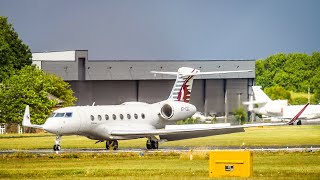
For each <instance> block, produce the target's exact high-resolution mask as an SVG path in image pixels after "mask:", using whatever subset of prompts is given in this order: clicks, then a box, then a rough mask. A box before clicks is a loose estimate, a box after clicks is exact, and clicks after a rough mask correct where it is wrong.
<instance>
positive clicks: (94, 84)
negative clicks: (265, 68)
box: [33, 50, 255, 115]
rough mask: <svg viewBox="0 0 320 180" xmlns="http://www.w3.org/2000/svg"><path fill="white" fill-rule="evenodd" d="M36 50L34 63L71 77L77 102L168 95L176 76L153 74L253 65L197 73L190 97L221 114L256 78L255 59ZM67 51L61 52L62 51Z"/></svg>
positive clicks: (234, 104) (201, 107)
mask: <svg viewBox="0 0 320 180" xmlns="http://www.w3.org/2000/svg"><path fill="white" fill-rule="evenodd" d="M73 52H74V53H72V52H70V51H65V52H49V53H37V55H36V56H35V57H36V59H34V60H33V61H34V64H37V65H38V66H40V67H41V69H43V70H44V71H46V72H50V73H54V74H56V75H58V76H61V77H62V78H63V79H64V80H65V81H66V82H69V83H70V85H71V88H72V89H73V91H74V93H75V96H76V97H77V98H78V101H77V102H76V104H77V105H91V104H92V103H93V102H95V104H96V105H105V104H121V103H123V102H127V101H140V102H147V103H154V102H158V101H161V100H164V99H166V98H168V96H169V94H170V91H171V89H172V86H173V84H174V81H175V78H176V77H174V76H169V75H157V76H155V75H153V74H151V73H150V71H152V70H156V71H177V69H178V68H179V67H182V66H184V67H193V68H197V69H200V70H201V71H234V70H253V72H246V73H233V74H220V75H208V76H201V77H196V79H195V80H194V84H193V89H192V92H191V101H190V103H192V104H194V105H195V106H196V107H197V110H198V111H200V112H205V113H206V114H208V113H212V114H218V115H224V112H225V111H228V112H233V111H234V110H235V109H236V108H238V107H239V105H241V102H242V101H246V100H248V95H249V93H250V91H249V90H250V88H249V87H250V86H252V85H253V82H254V78H255V72H254V69H255V61H254V60H172V61H168V60H100V61H98V60H96V61H91V60H88V51H86V50H76V51H73ZM64 54H65V55H64Z"/></svg>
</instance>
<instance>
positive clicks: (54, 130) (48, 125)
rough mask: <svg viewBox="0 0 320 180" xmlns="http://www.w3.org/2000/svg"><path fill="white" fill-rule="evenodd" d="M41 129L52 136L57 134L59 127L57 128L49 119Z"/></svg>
mask: <svg viewBox="0 0 320 180" xmlns="http://www.w3.org/2000/svg"><path fill="white" fill-rule="evenodd" d="M43 129H44V130H46V131H47V132H50V133H53V134H57V133H58V132H59V127H58V126H57V123H54V122H53V121H52V120H51V119H48V120H47V121H46V122H45V123H44V125H43Z"/></svg>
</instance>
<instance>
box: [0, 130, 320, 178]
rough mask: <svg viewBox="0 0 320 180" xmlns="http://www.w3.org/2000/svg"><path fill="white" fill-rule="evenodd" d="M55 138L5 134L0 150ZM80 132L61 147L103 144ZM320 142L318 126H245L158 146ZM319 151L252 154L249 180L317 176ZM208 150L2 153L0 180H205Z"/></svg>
mask: <svg viewBox="0 0 320 180" xmlns="http://www.w3.org/2000/svg"><path fill="white" fill-rule="evenodd" d="M54 139H55V136H53V135H50V134H47V133H41V134H23V135H19V134H6V135H1V136H0V144H1V145H0V149H51V148H52V146H53V143H54ZM94 142H95V141H93V140H89V139H87V138H85V137H80V136H66V137H63V138H62V143H61V145H62V148H104V143H98V144H94ZM119 145H120V148H129V147H132V148H141V149H145V139H137V140H128V141H120V142H119ZM308 145H320V126H278V127H263V128H248V129H246V132H243V133H234V134H227V135H219V136H211V137H204V138H196V139H189V140H180V141H173V142H166V143H163V144H161V145H160V147H170V146H181V147H188V148H190V149H201V148H206V147H210V146H239V147H245V146H300V147H304V146H308ZM319 162H320V152H319V151H317V152H284V151H283V152H253V177H251V178H248V179H319V177H320V164H319ZM208 166H209V160H208V152H204V151H194V152H193V160H192V161H191V160H189V155H188V153H187V152H183V153H175V152H159V153H147V152H146V153H145V155H144V156H139V153H113V152H105V153H60V154H55V153H52V154H28V153H22V152H20V153H16V154H2V155H0V179H53V178H54V179H61V178H62V179H209V167H208Z"/></svg>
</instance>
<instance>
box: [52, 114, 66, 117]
mask: <svg viewBox="0 0 320 180" xmlns="http://www.w3.org/2000/svg"><path fill="white" fill-rule="evenodd" d="M64 115H65V113H57V114H56V115H55V116H54V117H64Z"/></svg>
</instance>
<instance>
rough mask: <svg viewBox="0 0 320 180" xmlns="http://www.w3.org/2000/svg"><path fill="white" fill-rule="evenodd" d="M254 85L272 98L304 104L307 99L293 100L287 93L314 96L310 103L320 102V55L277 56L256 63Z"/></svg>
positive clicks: (296, 54)
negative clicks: (258, 86)
mask: <svg viewBox="0 0 320 180" xmlns="http://www.w3.org/2000/svg"><path fill="white" fill-rule="evenodd" d="M256 84H257V85H260V86H262V88H263V89H264V90H265V92H266V94H268V95H269V96H270V97H271V98H272V99H288V100H289V102H290V103H291V104H301V103H306V102H307V98H306V97H297V98H295V99H292V98H291V96H290V93H289V91H292V92H303V93H307V92H308V89H309V90H310V93H312V94H313V96H312V97H311V103H313V104H318V103H320V52H318V51H317V52H313V53H312V54H311V55H308V54H305V53H290V54H285V53H279V54H275V55H271V56H269V57H267V58H266V59H260V60H257V61H256Z"/></svg>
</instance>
